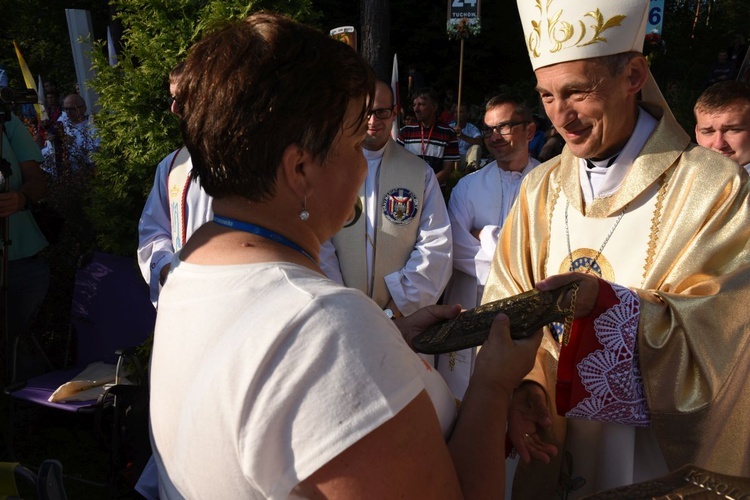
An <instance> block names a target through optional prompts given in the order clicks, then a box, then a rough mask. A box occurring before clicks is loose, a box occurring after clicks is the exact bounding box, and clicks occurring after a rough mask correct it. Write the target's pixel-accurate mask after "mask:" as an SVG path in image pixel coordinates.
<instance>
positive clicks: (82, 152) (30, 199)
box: [0, 71, 99, 381]
mask: <svg viewBox="0 0 750 500" xmlns="http://www.w3.org/2000/svg"><path fill="white" fill-rule="evenodd" d="M1 76H2V78H1V80H2V81H0V83H1V84H2V85H0V87H8V86H9V84H10V83H11V82H10V81H8V80H7V78H5V74H4V71H3V74H2V75H1ZM40 91H43V92H45V99H44V104H45V106H44V108H43V109H44V111H45V114H40V113H39V111H38V110H37V109H36V107H35V105H32V104H30V103H16V102H15V101H14V99H15V98H16V95H17V92H18V91H14V90H11V91H10V92H8V93H6V94H4V95H8V96H11V97H9V98H8V102H3V103H2V107H0V115H1V117H2V120H0V121H2V127H3V148H2V153H3V156H2V157H3V161H4V162H5V161H7V162H8V166H9V170H8V171H7V172H4V173H3V176H2V177H3V182H2V186H1V187H0V191H2V192H0V208H2V210H1V213H0V217H4V218H6V219H4V221H5V224H7V226H8V238H7V241H5V242H4V245H3V254H2V255H3V258H7V260H8V272H7V276H3V280H6V279H7V281H6V282H7V287H8V293H7V295H8V302H7V306H5V307H4V308H3V309H4V310H3V311H2V314H1V315H0V316H2V317H3V318H4V319H3V321H5V322H6V323H4V325H3V326H4V328H7V336H4V339H7V345H4V346H3V349H2V352H3V353H4V355H5V356H6V362H5V363H4V365H5V367H6V370H5V373H4V377H5V378H4V379H3V380H5V381H15V380H23V379H25V378H28V377H30V376H33V375H38V374H40V373H41V372H43V371H44V370H46V369H49V361H48V359H47V357H46V355H45V354H44V352H43V350H42V349H41V348H40V344H39V343H38V340H37V339H35V338H34V337H33V336H31V335H30V327H31V324H32V321H33V319H34V317H35V316H36V315H37V313H38V311H39V309H40V307H41V305H42V303H43V302H44V299H45V296H46V295H47V291H48V288H49V286H50V269H49V267H48V265H47V263H46V262H45V259H44V258H43V257H41V255H40V252H42V250H44V249H45V248H46V247H47V246H48V245H49V241H48V239H49V240H52V241H53V242H54V238H55V237H56V236H57V234H59V232H58V231H59V227H51V226H50V225H49V224H48V223H49V222H50V220H49V219H47V218H44V217H45V215H46V214H41V213H40V212H39V211H38V210H37V209H38V207H39V206H40V205H39V203H40V202H45V201H47V200H48V198H49V197H50V196H52V195H53V193H52V190H51V189H50V187H51V186H52V185H53V184H54V183H55V182H62V181H61V179H69V178H70V177H71V176H74V177H76V178H88V177H90V175H91V174H92V173H93V170H94V162H93V158H92V155H93V154H94V153H95V152H96V151H97V149H98V146H99V138H98V135H97V133H96V129H95V128H94V126H93V123H92V118H91V116H90V115H89V114H88V113H87V107H86V103H85V101H84V100H83V99H82V98H81V96H80V95H78V94H77V93H72V94H69V95H68V96H66V97H65V99H64V100H63V101H60V99H59V93H58V90H57V87H56V85H55V84H54V83H53V82H46V83H45V84H44V87H43V89H40ZM40 109H42V108H40ZM73 191H74V190H72V189H68V190H67V192H66V193H65V194H64V197H65V198H67V199H69V200H71V202H73V201H72V200H75V196H76V195H77V194H78V193H74V192H73ZM42 219H43V220H42ZM60 223H61V222H60V219H59V217H58V215H57V214H55V220H54V221H53V224H54V225H55V226H58V225H59V224H60ZM0 274H1V273H0ZM3 343H4V342H3Z"/></svg>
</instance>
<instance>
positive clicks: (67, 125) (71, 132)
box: [42, 94, 100, 171]
mask: <svg viewBox="0 0 750 500" xmlns="http://www.w3.org/2000/svg"><path fill="white" fill-rule="evenodd" d="M62 110H63V113H62V115H61V116H60V117H59V118H58V119H57V121H58V123H59V124H60V128H62V132H63V134H60V133H58V134H57V137H56V140H55V143H54V146H53V145H51V144H48V145H47V146H45V148H44V149H42V154H43V155H44V157H45V158H46V160H45V163H46V164H47V165H50V164H51V163H52V161H53V160H52V159H53V158H54V161H55V162H56V169H57V170H58V171H59V170H60V169H62V168H68V169H70V170H72V171H77V170H84V169H85V170H86V171H91V170H93V168H94V163H93V160H92V159H91V154H92V153H94V152H95V151H97V150H98V149H99V142H100V138H99V135H98V134H97V132H96V128H95V127H94V124H93V122H92V121H91V118H90V117H89V115H87V114H86V111H87V108H86V101H84V100H83V98H82V97H81V96H80V95H78V94H70V95H68V96H67V97H65V99H64V100H63V108H62ZM57 148H62V151H63V153H62V154H60V152H59V151H57ZM56 152H57V154H56ZM61 163H62V164H61Z"/></svg>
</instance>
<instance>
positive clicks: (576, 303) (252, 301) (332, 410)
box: [0, 0, 750, 499]
mask: <svg viewBox="0 0 750 500" xmlns="http://www.w3.org/2000/svg"><path fill="white" fill-rule="evenodd" d="M556 1H557V3H558V4H565V9H564V11H560V13H558V14H557V15H558V17H559V16H563V18H562V22H564V23H566V26H568V27H569V28H570V29H571V30H574V31H575V30H576V29H578V28H577V27H578V26H583V25H584V24H583V20H584V19H585V18H586V17H587V16H589V15H590V13H591V12H593V11H596V12H598V13H599V15H600V16H601V17H602V22H601V23H600V24H601V25H600V30H599V31H597V32H596V33H588V32H586V31H585V30H584V31H583V32H581V33H575V35H576V36H572V35H571V36H570V37H568V39H566V40H565V41H562V42H561V41H560V40H558V39H556V38H555V37H554V36H553V33H554V30H549V31H544V30H539V29H538V28H539V26H542V24H544V23H551V22H553V21H552V19H557V18H555V17H554V16H550V13H547V12H546V11H545V8H544V7H542V6H541V4H538V3H537V4H533V3H532V4H529V2H525V1H521V0H519V2H518V10H519V14H520V18H521V23H522V25H523V28H524V32H525V37H526V41H527V48H528V54H529V59H530V61H531V65H532V68H533V70H534V76H535V79H536V89H537V91H538V94H539V97H540V100H541V103H542V107H543V112H542V111H540V113H539V114H534V113H533V112H532V110H531V109H530V108H529V107H528V106H527V104H526V103H525V102H523V100H522V99H520V98H519V97H517V96H512V95H493V96H488V98H487V100H486V102H484V103H483V104H482V105H481V106H467V105H466V103H461V105H460V106H459V105H457V103H455V102H454V99H453V96H452V95H450V93H448V94H447V95H444V96H441V95H440V94H438V93H437V92H435V91H434V89H432V88H430V87H427V86H425V85H424V79H423V77H422V75H421V74H419V72H418V71H416V69H414V68H413V67H411V68H410V71H409V81H408V88H409V103H410V106H409V108H410V109H409V113H407V115H408V116H409V119H408V120H405V121H404V126H403V127H401V128H400V130H399V132H398V134H397V136H396V137H393V136H392V132H391V131H392V127H393V124H394V121H395V120H396V119H397V117H398V113H399V110H398V108H397V106H396V99H395V98H394V95H393V92H392V90H391V87H390V85H389V84H388V83H386V82H384V81H380V80H377V79H376V77H375V75H374V74H373V71H372V69H371V68H370V67H369V65H368V64H367V63H366V62H365V61H364V59H363V58H362V57H361V56H360V55H359V54H357V52H356V51H354V50H353V49H352V48H350V47H349V46H347V45H346V44H343V43H340V42H338V41H336V40H334V39H332V38H330V37H328V36H326V35H324V34H323V33H321V32H319V31H317V30H315V29H313V28H310V27H308V26H305V25H303V24H300V23H298V22H296V21H292V20H290V19H289V18H286V17H283V16H279V15H275V14H270V13H263V14H254V15H251V16H250V17H248V18H247V19H246V20H244V21H238V22H233V23H230V24H228V25H226V26H225V27H224V28H222V29H219V30H218V31H215V32H213V33H211V34H209V35H206V36H205V37H203V38H202V39H201V40H199V41H198V42H197V43H196V44H195V45H194V46H193V47H192V48H191V49H190V50H189V52H188V55H187V58H186V60H185V61H184V62H181V63H180V64H179V65H178V66H176V67H175V68H174V70H173V71H172V72H171V73H170V88H169V92H170V96H171V97H170V111H171V112H172V113H174V114H176V115H178V116H179V118H180V124H181V132H182V138H183V141H184V145H183V146H182V147H180V148H178V149H176V150H175V151H172V152H171V153H170V154H169V155H167V156H166V157H165V158H164V159H163V160H162V161H161V162H160V163H159V165H158V166H157V168H156V172H155V176H154V184H153V187H152V190H151V193H150V195H149V197H148V199H147V201H146V204H145V207H144V209H143V212H142V216H141V219H140V222H139V226H138V232H139V247H138V251H137V258H138V263H139V265H140V268H141V271H142V274H143V277H144V279H145V281H146V282H147V283H148V284H149V288H150V293H151V300H152V302H153V304H154V306H155V307H156V308H157V325H156V330H155V334H154V346H153V353H152V359H151V367H150V390H151V400H150V401H151V402H150V419H151V424H150V425H151V443H152V449H153V457H152V461H151V463H150V466H149V467H148V468H147V471H146V472H145V473H144V475H143V476H142V478H141V481H140V483H139V485H138V491H139V492H141V494H143V495H144V496H145V497H146V498H209V497H211V498H213V497H218V498H287V497H290V496H303V497H308V496H322V497H325V498H347V499H348V498H390V497H395V496H400V497H406V498H462V497H488V498H496V497H497V498H501V497H503V496H505V497H508V498H511V497H512V498H534V499H536V498H556V497H562V498H579V497H583V496H586V495H588V494H592V493H596V492H600V491H604V490H609V489H613V488H617V487H621V486H627V485H631V484H635V483H639V482H643V481H648V480H652V479H654V478H658V477H660V476H664V475H666V474H668V473H669V472H670V471H674V470H676V469H678V468H680V467H681V466H683V465H686V464H695V465H697V466H699V467H702V468H705V469H708V470H710V471H713V472H717V473H722V474H729V475H735V476H750V429H748V427H747V425H746V423H745V418H744V413H743V412H742V411H741V410H742V409H743V408H745V407H746V406H747V404H748V401H750V386H748V385H747V384H746V379H747V375H748V374H749V373H750V352H748V349H750V347H748V346H750V344H748V341H747V338H748V327H747V325H748V324H750V322H749V321H748V317H747V315H746V314H744V312H742V308H738V307H737V304H738V303H742V301H743V300H744V297H746V296H748V295H750V244H749V242H750V225H748V224H747V220H748V217H750V178H749V177H748V173H750V85H748V84H746V83H741V82H737V81H734V80H731V79H724V78H722V79H721V80H723V81H719V82H718V83H715V84H713V85H711V86H709V87H708V88H706V90H705V91H704V92H703V93H702V94H701V96H700V97H699V98H698V100H697V101H696V103H695V109H694V111H695V118H696V127H695V140H696V142H697V144H695V143H693V142H692V141H691V138H690V136H689V135H688V134H687V133H686V132H685V131H684V130H682V128H681V127H680V126H679V124H678V123H677V121H676V120H675V118H674V116H673V115H672V112H671V110H670V109H669V106H668V105H667V103H666V102H665V100H664V98H663V96H662V94H661V92H660V90H659V87H658V85H657V84H656V82H655V81H654V78H653V76H652V75H651V72H650V69H649V65H648V62H647V59H646V57H644V55H643V46H644V36H645V33H644V31H645V19H646V17H647V14H648V6H649V2H648V0H633V1H632V2H627V3H624V4H622V5H617V6H613V5H612V4H611V3H610V4H606V3H605V2H601V0H556ZM550 3H551V2H547V4H546V5H547V7H546V8H551V7H550ZM563 12H564V14H563ZM606 19H609V21H606ZM613 19H615V20H616V22H615V21H612V20H613ZM579 21H581V22H580V23H579ZM545 26H546V24H545ZM547 34H549V36H547ZM576 40H577V41H576ZM227 46H231V47H233V50H232V51H227V50H226V47H227ZM735 60H736V57H735V59H733V61H735ZM733 64H736V62H733ZM269 75H270V76H269ZM45 90H46V98H47V103H48V105H47V110H48V113H50V121H49V122H45V123H42V122H39V121H37V122H36V124H31V125H32V126H31V128H30V129H31V132H30V131H29V129H28V128H26V127H24V126H23V124H22V123H21V121H20V120H19V119H18V118H17V117H15V116H13V117H11V118H10V121H9V122H8V123H6V125H5V126H4V134H3V146H4V147H3V157H4V158H8V159H9V162H10V164H11V166H12V168H13V169H14V173H17V175H14V176H13V177H11V183H10V185H9V188H8V190H7V192H4V193H1V194H0V209H2V211H3V213H0V216H5V217H8V219H6V220H9V221H11V222H12V223H11V229H12V230H16V231H19V230H20V229H19V228H24V231H25V233H26V234H19V235H18V236H16V234H12V236H13V239H14V245H13V246H12V247H11V249H12V250H13V251H16V252H17V251H20V250H23V252H22V253H20V254H18V255H15V254H13V253H12V254H11V261H12V262H13V263H14V266H13V268H12V269H11V273H10V277H11V278H12V279H13V277H14V274H13V273H14V272H15V273H16V276H18V275H19V274H18V273H24V274H26V273H31V272H39V273H41V274H44V273H45V272H46V273H47V274H48V270H45V269H43V268H42V266H37V267H38V269H37V268H36V267H35V268H34V269H32V267H30V266H32V265H35V264H40V263H39V262H38V259H37V257H36V254H37V253H38V252H39V250H40V249H41V248H43V247H44V246H45V244H46V243H45V241H44V238H43V236H41V233H39V231H38V230H34V227H35V226H34V224H33V218H31V217H30V216H28V215H24V214H28V212H27V211H26V210H27V208H28V207H29V205H30V204H31V203H33V202H35V201H37V200H38V199H40V198H41V197H42V196H43V195H44V190H45V188H44V182H43V181H40V179H43V175H42V169H45V170H47V171H48V172H49V173H50V174H52V175H58V174H59V172H60V168H61V165H63V164H64V165H65V168H70V169H72V170H86V171H91V170H93V163H92V162H91V156H90V155H91V153H92V152H93V151H96V149H97V148H98V139H97V134H96V130H95V128H94V127H93V124H92V122H91V120H90V117H89V116H88V115H87V108H86V103H85V102H84V101H83V99H82V98H81V97H80V96H79V95H77V94H71V95H68V96H67V97H66V98H65V99H64V101H63V102H62V103H60V102H59V98H58V94H57V92H56V89H54V88H49V89H45ZM237 110H240V111H239V113H240V115H241V116H239V117H238V111H237ZM290 117H294V119H293V120H290ZM238 118H241V119H238ZM405 118H406V117H405ZM6 137H7V141H6ZM62 138H66V139H65V140H62ZM6 143H7V147H6ZM6 151H8V152H6ZM61 162H64V163H61ZM743 167H744V168H743ZM16 171H17V172H16ZM457 172H458V175H456V173H457ZM456 177H460V180H458V181H457V182H453V181H455V178H456ZM454 184H455V185H454ZM21 217H23V218H24V219H23V221H21V222H19V223H18V224H16V222H15V221H19V220H20V218H21ZM32 233H33V234H32ZM37 233H39V234H37ZM16 238H17V239H16ZM16 241H20V242H21V245H16V244H15V242H16ZM26 242H28V244H26ZM41 264H43V262H42V263H41ZM23 266H26V267H23ZM15 268H17V269H19V270H20V271H19V270H15V271H14V269H15ZM41 274H40V276H41ZM42 278H43V276H41V278H40V279H39V283H40V284H44V283H45V281H44V279H42ZM571 283H575V284H576V285H577V287H576V288H575V291H573V292H571V293H569V294H567V295H566V297H565V305H566V307H570V308H571V309H572V310H573V311H574V313H573V316H574V317H572V318H570V321H569V322H566V323H565V324H563V323H560V324H558V323H555V324H552V325H549V326H547V327H544V328H543V329H541V330H540V331H538V332H536V333H535V334H534V335H532V336H531V337H529V338H527V339H524V340H513V339H511V336H510V330H509V321H508V318H506V317H505V316H504V315H502V314H501V315H499V316H498V317H497V318H496V320H495V321H494V323H493V325H492V331H491V333H490V336H489V338H488V340H487V341H486V342H485V343H484V344H483V345H482V346H481V349H479V348H470V349H465V350H462V351H458V352H452V353H448V354H441V355H436V356H428V355H424V354H419V353H416V352H415V351H414V350H413V349H412V346H411V340H412V339H413V338H414V336H415V335H417V334H418V333H420V332H422V331H423V330H424V329H425V328H427V327H429V326H430V325H432V324H434V323H436V322H438V321H440V320H445V319H450V318H453V317H455V316H456V315H457V314H458V313H459V312H460V310H461V309H462V308H464V309H468V308H473V307H476V306H478V305H480V304H483V303H487V302H490V301H493V300H497V299H501V298H507V297H509V296H513V295H517V294H521V293H524V292H528V291H530V290H533V289H537V290H541V291H549V290H554V289H556V288H559V287H561V286H564V285H568V284H571ZM14 286H18V285H14ZM45 287H46V285H45ZM45 290H46V288H45ZM32 292H33V293H35V294H37V295H39V294H41V297H42V298H43V296H44V294H43V291H41V289H40V290H35V291H32ZM32 292H30V293H32ZM35 301H36V302H35ZM37 302H38V299H36V298H35V299H34V301H32V300H31V299H29V301H28V304H29V306H30V307H31V306H33V307H32V309H33V308H35V307H38V303H37ZM34 304H36V305H34ZM32 312H33V311H32ZM24 314H26V312H25V313H24ZM24 318H25V316H24ZM24 321H27V320H25V319H24ZM717 422H721V425H718V424H717ZM506 436H507V438H506Z"/></svg>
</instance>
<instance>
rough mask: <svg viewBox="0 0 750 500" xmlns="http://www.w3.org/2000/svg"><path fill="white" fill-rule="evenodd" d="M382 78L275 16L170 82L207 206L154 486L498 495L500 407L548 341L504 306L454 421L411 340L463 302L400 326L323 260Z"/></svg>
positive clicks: (180, 284)
mask: <svg viewBox="0 0 750 500" xmlns="http://www.w3.org/2000/svg"><path fill="white" fill-rule="evenodd" d="M373 89H374V77H373V73H372V70H371V69H370V68H369V66H368V65H367V64H366V63H365V62H364V61H363V59H362V58H361V57H360V56H359V55H358V54H357V53H356V52H355V51H353V50H352V49H351V48H349V47H348V46H347V45H345V44H343V43H341V42H337V41H335V40H332V39H330V38H329V37H327V36H325V35H323V34H322V33H320V32H318V31H316V30H314V29H312V28H308V27H306V26H303V25H301V24H299V23H296V22H294V21H292V20H289V19H287V18H284V17H281V16H277V15H272V14H258V15H253V16H251V17H249V18H248V19H247V20H246V21H244V22H238V23H233V24H231V25H229V26H227V27H225V28H223V29H221V30H220V31H217V32H215V33H213V34H210V35H208V36H206V37H205V38H204V39H203V40H201V41H200V42H198V43H197V44H196V45H195V46H194V47H193V48H192V49H191V51H190V54H189V56H188V58H187V61H186V63H185V69H184V73H183V76H182V79H181V84H180V88H178V90H177V95H176V97H177V100H178V102H179V103H180V106H181V112H182V132H183V137H184V140H185V143H186V145H187V147H188V149H189V150H190V153H191V157H192V161H193V173H194V174H197V176H198V177H199V179H200V181H201V184H202V186H203V187H204V189H205V190H206V192H208V194H210V195H211V196H213V197H214V206H213V209H214V213H215V218H214V220H213V222H209V223H207V224H205V225H204V226H202V227H201V228H199V229H198V230H197V231H196V232H195V233H194V234H193V236H192V237H191V238H190V239H189V241H188V242H187V243H186V245H185V246H184V247H183V249H182V250H181V251H180V252H179V253H178V254H177V255H176V256H175V258H174V261H173V263H172V267H171V271H170V277H169V279H168V280H167V282H166V285H165V287H164V289H163V291H162V293H161V296H160V299H159V313H158V319H157V326H156V332H155V342H154V351H153V358H152V365H151V366H152V368H151V384H152V385H151V387H152V392H151V429H152V444H153V448H154V456H155V459H156V463H157V466H158V470H159V475H160V493H161V497H162V498H183V497H184V498H264V497H267V498H287V497H289V496H305V497H329V498H347V499H349V498H392V497H395V496H397V495H398V496H402V497H404V498H417V497H419V498H438V497H440V498H457V497H461V496H462V495H467V496H469V495H480V494H481V495H484V496H486V495H487V494H491V495H492V496H500V495H502V491H503V471H504V452H503V445H504V434H505V420H506V413H507V405H508V402H509V399H510V393H511V391H512V389H513V388H514V387H515V385H516V384H517V383H518V382H519V381H520V379H521V377H522V375H523V374H525V373H526V371H528V369H529V368H530V367H531V364H532V361H533V357H534V353H535V352H536V347H537V345H538V343H539V339H540V336H539V335H537V336H535V337H534V340H529V341H524V342H520V343H518V344H517V345H516V344H515V343H514V342H513V341H511V340H510V337H509V333H508V329H507V319H501V320H499V321H496V322H495V323H496V324H495V327H494V329H493V332H492V335H491V336H490V338H489V340H488V342H487V343H486V344H485V346H484V347H483V349H482V352H481V353H480V355H479V356H478V358H477V368H476V372H475V376H474V378H473V379H472V384H471V385H470V386H469V391H468V392H467V396H466V398H465V400H464V402H463V404H462V407H461V411H460V412H459V413H458V418H456V413H457V412H456V404H455V401H454V399H453V397H452V395H451V392H450V390H449V389H448V387H447V386H446V385H445V383H444V382H443V380H442V379H441V378H440V376H439V375H438V374H437V372H436V371H435V370H433V369H432V368H431V367H430V366H427V365H426V364H425V363H424V362H423V361H422V360H421V359H420V358H419V357H418V356H417V355H416V354H414V352H413V351H411V349H410V348H409V346H408V344H407V342H405V338H406V339H407V340H408V339H410V338H412V337H413V336H414V335H415V334H416V333H417V332H419V331H421V330H423V329H424V328H425V327H426V326H428V325H430V324H432V323H434V322H435V321H437V320H438V319H444V318H448V317H452V316H455V315H456V314H457V313H458V307H457V306H454V307H449V306H433V307H431V308H426V309H423V310H421V311H419V312H417V313H416V314H414V315H412V316H411V317H409V318H404V319H401V320H399V322H398V323H397V322H394V321H392V320H390V319H388V318H387V317H386V316H385V314H383V312H382V311H381V310H380V309H379V308H378V307H377V305H376V304H375V303H374V302H372V301H371V300H370V299H369V298H367V297H366V296H365V295H364V294H362V293H361V292H359V291H358V290H354V289H348V288H344V287H342V286H340V285H337V284H334V283H333V282H331V281H329V280H328V279H327V278H325V277H324V276H323V274H322V272H321V271H320V268H319V265H318V252H319V249H320V244H321V242H323V241H326V240H328V239H329V238H330V237H331V236H333V235H334V234H335V233H336V232H337V231H338V230H339V229H340V228H341V227H342V226H343V225H344V224H345V223H346V222H347V219H349V218H350V217H351V216H352V213H353V209H352V208H353V207H354V204H355V201H356V199H357V196H358V194H357V193H358V190H359V187H360V185H361V184H362V182H363V181H364V177H365V174H366V163H365V160H364V157H363V155H362V149H361V143H362V140H363V139H364V135H365V130H366V126H367V115H368V103H369V102H370V100H371V99H372V96H373ZM399 329H400V330H399ZM402 332H403V333H402ZM501 368H502V369H501ZM446 440H447V444H446Z"/></svg>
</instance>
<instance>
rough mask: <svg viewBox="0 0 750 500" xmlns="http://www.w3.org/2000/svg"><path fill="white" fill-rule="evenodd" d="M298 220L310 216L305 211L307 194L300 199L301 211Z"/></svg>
mask: <svg viewBox="0 0 750 500" xmlns="http://www.w3.org/2000/svg"><path fill="white" fill-rule="evenodd" d="M299 218H300V220H303V221H305V220H307V219H309V218H310V212H308V211H307V196H305V198H304V199H303V200H302V211H301V212H300V213H299Z"/></svg>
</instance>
